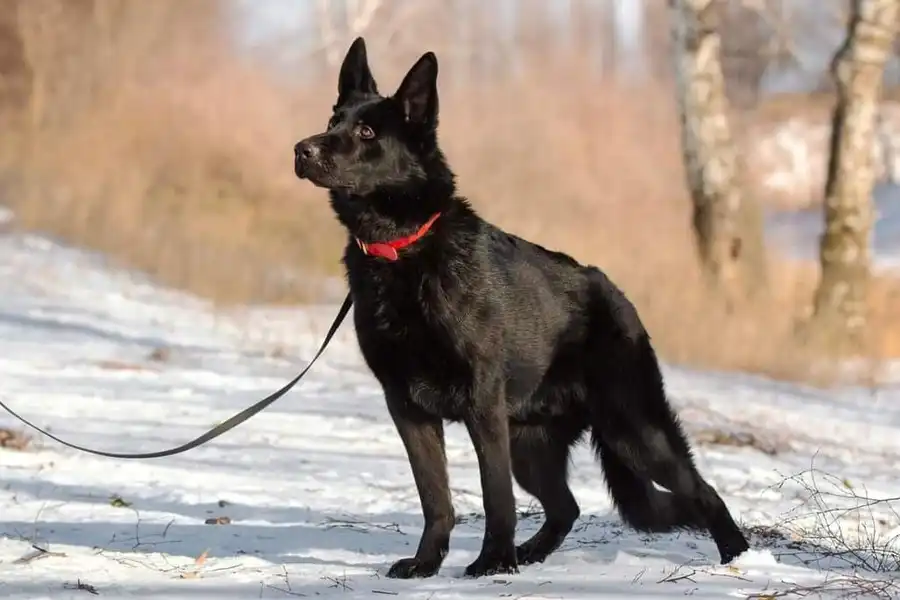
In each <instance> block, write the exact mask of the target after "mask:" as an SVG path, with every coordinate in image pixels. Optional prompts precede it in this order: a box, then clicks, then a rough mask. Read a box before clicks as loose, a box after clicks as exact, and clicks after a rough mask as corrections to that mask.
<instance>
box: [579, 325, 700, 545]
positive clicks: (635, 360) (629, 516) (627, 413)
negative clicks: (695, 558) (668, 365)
mask: <svg viewBox="0 0 900 600" xmlns="http://www.w3.org/2000/svg"><path fill="white" fill-rule="evenodd" d="M628 333H629V334H630V335H615V336H613V338H614V339H612V340H610V339H607V341H606V343H605V344H603V346H604V349H603V353H604V354H605V356H598V357H597V362H596V363H595V364H596V365H597V367H596V369H595V370H593V372H592V374H591V375H590V376H589V378H590V380H591V383H590V385H589V388H590V389H589V394H590V396H591V397H590V399H589V402H590V404H591V406H590V412H591V419H592V422H591V442H592V446H593V449H594V452H595V454H596V455H597V457H598V458H599V460H600V464H601V465H602V467H603V471H604V474H605V478H606V484H607V487H608V488H609V492H610V494H611V496H612V499H613V502H614V504H615V506H616V508H617V509H618V512H619V514H620V515H621V516H622V519H623V520H624V521H625V522H626V523H627V524H628V525H630V526H632V527H634V528H635V529H638V530H640V531H648V532H665V531H672V530H674V529H705V526H706V523H705V517H704V515H702V514H700V513H699V511H698V510H697V508H696V506H697V503H696V501H695V500H694V499H693V498H691V497H688V496H685V495H684V494H673V493H671V492H670V491H668V490H665V489H663V488H660V487H657V486H656V485H654V483H653V481H652V479H651V476H650V473H652V472H653V471H655V470H659V469H660V468H661V466H662V465H667V466H678V467H680V468H679V469H678V470H679V471H681V472H683V473H689V472H693V471H694V470H695V467H694V464H693V458H692V456H691V451H690V446H689V444H688V441H687V438H686V437H685V435H684V433H683V431H682V429H681V425H680V424H679V422H678V418H677V416H676V415H675V413H674V411H673V410H672V407H671V406H670V404H669V402H668V400H667V398H666V395H665V390H664V387H663V380H662V373H661V371H660V366H659V362H658V360H657V358H656V353H655V352H654V350H653V347H652V346H651V344H650V338H649V336H648V335H647V334H646V332H645V331H643V328H642V327H640V328H638V331H634V330H632V331H630V332H628ZM598 350H600V348H598ZM662 468H666V467H665V466H663V467H662Z"/></svg>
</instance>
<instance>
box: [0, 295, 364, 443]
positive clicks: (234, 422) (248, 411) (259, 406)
mask: <svg viewBox="0 0 900 600" xmlns="http://www.w3.org/2000/svg"><path fill="white" fill-rule="evenodd" d="M352 305H353V298H352V297H351V296H350V294H347V298H345V299H344V303H343V304H342V305H341V308H340V310H338V314H337V316H336V317H335V318H334V322H333V323H332V324H331V328H330V329H329V330H328V333H327V334H325V339H324V340H322V345H321V346H319V350H318V351H317V352H316V354H315V355H314V356H313V358H312V360H311V361H309V364H308V365H306V368H305V369H303V371H301V372H300V374H299V375H297V376H296V377H294V378H293V379H292V380H291V381H289V382H288V383H287V385H285V386H284V387H283V388H281V389H280V390H278V391H277V392H275V393H273V394H271V395H270V396H267V397H266V398H263V399H262V400H260V401H259V402H257V403H256V404H254V405H253V406H250V407H248V408H245V409H244V410H242V411H241V412H239V413H238V414H236V415H234V416H233V417H231V418H230V419H228V420H227V421H223V422H221V423H219V424H218V425H216V426H215V427H213V428H212V429H210V430H209V431H207V432H206V433H204V434H203V435H201V436H200V437H198V438H196V439H194V440H192V441H190V442H188V443H186V444H182V445H181V446H178V447H176V448H170V449H168V450H159V451H157V452H144V453H141V454H120V453H118V452H103V451H102V450H92V449H91V448H85V447H84V446H79V445H78V444H72V443H69V442H67V441H65V440H61V439H59V438H58V437H56V436H55V435H53V434H52V433H50V432H48V431H46V430H44V429H41V428H40V427H38V426H37V425H35V424H34V423H32V422H31V421H28V420H27V419H25V418H23V417H21V416H19V415H18V414H17V413H16V412H15V411H13V409H11V408H10V407H8V406H7V405H6V404H4V403H3V401H2V400H0V407H2V408H3V409H4V410H6V412H8V413H9V414H11V415H12V416H14V417H15V418H16V419H18V420H19V421H21V422H22V423H25V424H26V425H28V426H29V427H31V428H32V429H34V430H35V431H38V432H40V433H42V434H44V435H46V436H47V437H49V438H50V439H52V440H55V441H57V442H59V443H60V444H62V445H63V446H68V447H69V448H73V449H75V450H80V451H82V452H87V453H88V454H94V455H96V456H106V457H109V458H133V459H143V458H161V457H163V456H174V455H176V454H181V453H182V452H187V451H188V450H192V449H194V448H196V447H198V446H202V445H203V444H205V443H206V442H208V441H210V440H213V439H215V438H217V437H219V436H220V435H222V434H223V433H225V432H226V431H230V430H232V429H234V428H235V427H237V426H238V425H240V424H241V423H243V422H244V421H246V420H248V419H249V418H251V417H252V416H254V415H255V414H257V413H259V412H261V411H262V410H264V409H265V408H266V407H268V406H269V405H270V404H272V403H273V402H275V401H276V400H278V399H279V398H281V397H282V396H284V395H285V394H286V393H288V391H290V389H291V388H292V387H294V386H295V385H297V383H298V382H299V381H300V380H301V379H303V376H304V375H306V372H307V371H309V369H310V367H312V366H313V363H315V362H316V360H318V358H319V357H320V356H322V353H323V352H324V351H325V348H326V347H327V346H328V344H329V342H331V338H333V337H334V334H335V333H337V330H338V327H340V326H341V323H343V321H344V318H345V317H346V316H347V313H348V312H350V307H351V306H352Z"/></svg>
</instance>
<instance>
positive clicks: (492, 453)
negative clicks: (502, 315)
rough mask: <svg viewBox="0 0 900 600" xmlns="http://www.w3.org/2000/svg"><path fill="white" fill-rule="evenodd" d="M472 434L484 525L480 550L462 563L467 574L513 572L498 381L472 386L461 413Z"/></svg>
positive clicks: (511, 500) (512, 517)
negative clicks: (469, 404)
mask: <svg viewBox="0 0 900 600" xmlns="http://www.w3.org/2000/svg"><path fill="white" fill-rule="evenodd" d="M465 424H466V429H468V431H469V436H470V437H471V438H472V444H473V445H474V447H475V455H476V456H477V457H478V468H479V471H480V472H481V491H482V495H483V496H484V514H485V529H484V541H483V543H482V546H481V553H480V554H479V555H478V558H476V559H475V562H473V563H472V564H470V565H469V566H468V567H466V572H465V574H466V576H467V577H481V576H483V575H493V574H496V573H517V572H518V570H519V569H518V564H517V562H516V546H515V535H516V505H515V497H514V496H513V487H512V475H511V470H510V455H509V452H510V450H509V421H508V416H507V414H506V400H505V396H504V386H503V384H502V383H499V384H495V385H481V386H479V387H476V390H475V393H474V394H473V398H472V407H471V409H470V410H469V412H468V414H467V415H466V417H465Z"/></svg>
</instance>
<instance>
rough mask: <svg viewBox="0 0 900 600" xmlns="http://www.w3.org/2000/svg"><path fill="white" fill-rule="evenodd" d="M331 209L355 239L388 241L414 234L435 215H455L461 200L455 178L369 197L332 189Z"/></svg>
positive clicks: (433, 181) (382, 191)
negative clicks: (456, 195)
mask: <svg viewBox="0 0 900 600" xmlns="http://www.w3.org/2000/svg"><path fill="white" fill-rule="evenodd" d="M330 196H331V206H332V208H333V209H334V211H335V214H336V215H337V218H338V220H339V221H340V222H341V224H342V225H343V226H344V227H345V228H346V229H347V232H348V233H349V234H350V235H351V236H352V237H354V238H357V239H359V240H361V241H364V242H386V241H390V240H394V239H397V238H402V237H406V236H409V235H411V234H413V233H415V232H416V231H417V230H418V229H419V228H420V227H422V225H423V224H424V223H426V222H427V221H428V220H429V219H430V218H431V216H432V215H434V214H435V213H442V214H447V213H449V214H452V213H453V212H454V208H455V207H456V206H457V205H458V204H459V202H460V200H459V199H457V198H456V197H455V186H454V184H453V181H452V179H449V180H445V181H435V180H430V181H423V182H421V183H420V184H419V185H415V186H409V185H407V186H404V187H403V188H402V189H401V188H399V187H398V188H385V189H378V190H374V191H372V192H369V193H367V194H352V193H349V192H345V191H338V190H333V191H331V193H330Z"/></svg>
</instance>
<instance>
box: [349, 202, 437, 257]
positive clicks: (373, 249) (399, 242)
mask: <svg viewBox="0 0 900 600" xmlns="http://www.w3.org/2000/svg"><path fill="white" fill-rule="evenodd" d="M440 216H441V213H439V212H437V213H434V214H433V215H431V218H430V219H428V220H427V221H425V224H424V225H422V226H421V227H419V230H418V231H417V232H415V233H413V234H412V235H408V236H406V237H402V238H397V239H395V240H390V241H388V242H364V241H362V240H361V239H359V238H355V239H356V245H357V246H359V248H360V250H362V251H363V254H366V255H368V256H380V257H381V258H386V259H388V260H390V261H394V260H397V259H398V258H400V255H399V254H397V250H401V249H403V248H406V247H407V246H410V245H412V244H414V243H416V242H417V241H419V239H420V238H421V237H422V236H423V235H425V234H426V233H428V230H429V229H431V226H432V225H434V222H435V221H437V219H438V217H440Z"/></svg>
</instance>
